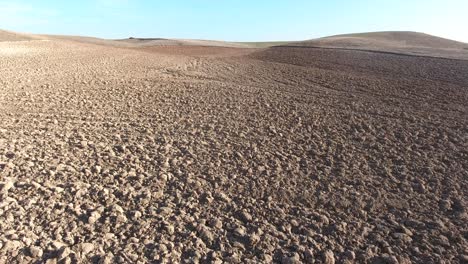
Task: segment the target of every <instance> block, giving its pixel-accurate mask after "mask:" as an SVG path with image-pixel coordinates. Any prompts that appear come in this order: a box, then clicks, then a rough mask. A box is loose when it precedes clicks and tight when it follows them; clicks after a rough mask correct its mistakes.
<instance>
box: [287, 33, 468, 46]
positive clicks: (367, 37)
mask: <svg viewBox="0 0 468 264" xmlns="http://www.w3.org/2000/svg"><path fill="white" fill-rule="evenodd" d="M295 45H306V46H329V47H343V48H384V47H391V48H411V47H423V48H433V49H464V48H468V44H466V43H462V42H458V41H454V40H450V39H445V38H440V37H436V36H432V35H428V34H424V33H419V32H410V31H388V32H369V33H357V34H344V35H336V36H330V37H324V38H319V39H312V40H306V41H301V42H298V43H295Z"/></svg>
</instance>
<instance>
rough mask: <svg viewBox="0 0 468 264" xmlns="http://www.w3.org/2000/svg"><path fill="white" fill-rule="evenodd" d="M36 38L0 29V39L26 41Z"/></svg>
mask: <svg viewBox="0 0 468 264" xmlns="http://www.w3.org/2000/svg"><path fill="white" fill-rule="evenodd" d="M34 39H37V38H35V37H34V36H31V35H27V34H21V33H15V32H11V31H6V30H1V29H0V41H26V40H34Z"/></svg>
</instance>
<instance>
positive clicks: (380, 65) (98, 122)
mask: <svg viewBox="0 0 468 264" xmlns="http://www.w3.org/2000/svg"><path fill="white" fill-rule="evenodd" d="M467 102H468V61H462V60H449V59H435V58H424V57H411V56H400V55H392V54H379V53H371V52H361V51H344V50H322V49H316V48H310V49H307V48H299V47H298V48H291V47H290V48H286V47H284V48H270V49H266V50H254V49H251V50H243V49H228V48H215V47H213V48H207V47H158V48H148V49H124V48H115V47H107V46H99V45H92V44H83V43H78V42H71V41H69V42H68V41H59V40H52V41H29V42H16V43H15V42H4V43H0V182H1V183H0V263H272V262H274V263H327V264H331V263H402V264H403V263H467V261H468V243H467V239H468V225H467V221H468V215H467V214H468V212H467V210H468V209H467V192H468V138H467V137H468V118H467V114H468V113H467V108H468V107H467V106H468V103H467Z"/></svg>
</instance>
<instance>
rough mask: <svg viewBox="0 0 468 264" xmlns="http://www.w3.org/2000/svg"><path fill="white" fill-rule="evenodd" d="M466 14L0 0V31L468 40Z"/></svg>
mask: <svg viewBox="0 0 468 264" xmlns="http://www.w3.org/2000/svg"><path fill="white" fill-rule="evenodd" d="M467 11H468V0H373V1H372V0H328V1H322V0H133V1H132V0H80V1H64V0H0V29H5V30H11V31H18V32H25V33H41V34H59V35H81V36H94V37H101V38H111V39H117V38H128V37H161V38H183V39H214V40H226V41H273V40H305V39H312V38H317V37H324V36H330V35H336V34H343V33H357V32H372V31H393V30H398V31H418V32H424V33H428V34H432V35H436V36H441V37H445V38H450V39H454V40H459V41H463V42H467V43H468V30H467V28H468V13H467Z"/></svg>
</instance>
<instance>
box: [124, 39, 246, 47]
mask: <svg viewBox="0 0 468 264" xmlns="http://www.w3.org/2000/svg"><path fill="white" fill-rule="evenodd" d="M117 41H119V42H125V43H130V44H132V45H136V46H142V47H149V46H213V47H232V48H247V47H249V45H247V44H244V43H235V42H226V41H217V40H200V39H165V38H135V37H131V38H128V39H119V40H117Z"/></svg>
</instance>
